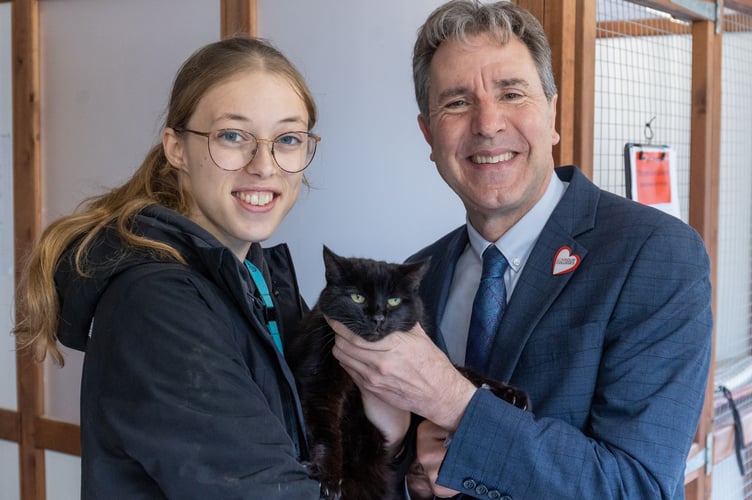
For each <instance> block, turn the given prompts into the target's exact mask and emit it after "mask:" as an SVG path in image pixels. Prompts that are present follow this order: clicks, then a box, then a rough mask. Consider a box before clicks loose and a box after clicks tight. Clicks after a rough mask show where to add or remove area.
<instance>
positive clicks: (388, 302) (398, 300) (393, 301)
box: [386, 297, 402, 307]
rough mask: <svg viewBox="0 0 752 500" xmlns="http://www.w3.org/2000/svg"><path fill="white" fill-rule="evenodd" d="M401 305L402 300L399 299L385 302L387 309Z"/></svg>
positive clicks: (394, 298)
mask: <svg viewBox="0 0 752 500" xmlns="http://www.w3.org/2000/svg"><path fill="white" fill-rule="evenodd" d="M401 303H402V299H401V298H399V297H390V298H388V299H387V300H386V305H388V306H389V307H397V306H398V305H400V304H401Z"/></svg>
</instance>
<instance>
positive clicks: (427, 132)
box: [418, 114, 433, 161]
mask: <svg viewBox="0 0 752 500" xmlns="http://www.w3.org/2000/svg"><path fill="white" fill-rule="evenodd" d="M418 127H420V131H421V132H422V133H423V138H424V139H425V140H426V142H427V143H428V145H429V146H430V147H431V155H430V158H431V161H433V135H432V134H431V127H430V125H429V124H428V120H427V119H426V117H425V116H423V115H422V114H419V115H418Z"/></svg>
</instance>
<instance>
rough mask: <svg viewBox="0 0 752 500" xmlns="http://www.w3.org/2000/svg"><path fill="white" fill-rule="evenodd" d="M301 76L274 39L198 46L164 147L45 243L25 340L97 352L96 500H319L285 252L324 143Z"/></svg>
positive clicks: (85, 389)
mask: <svg viewBox="0 0 752 500" xmlns="http://www.w3.org/2000/svg"><path fill="white" fill-rule="evenodd" d="M315 122H316V108H315V104H314V102H313V99H312V97H311V93H310V91H309V90H308V88H307V86H306V84H305V82H304V81H303V78H302V77H301V75H300V74H299V73H298V72H297V71H296V69H295V68H294V67H293V66H292V65H291V64H290V62H289V61H288V60H287V59H286V58H285V57H284V56H283V55H282V54H281V53H279V52H278V51H277V50H276V49H274V48H272V47H271V46H269V45H268V44H267V43H265V42H263V41H259V40H255V39H248V38H232V39H227V40H223V41H220V42H216V43H212V44H210V45H207V46H205V47H203V48H202V49H200V50H198V51H197V52H196V53H194V54H193V55H192V56H191V57H190V58H189V59H188V60H187V61H186V62H185V63H184V64H183V66H182V68H181V69H180V71H179V73H178V75H177V77H176V79H175V83H174V87H173V91H172V96H171V99H170V103H169V109H168V114H167V118H166V123H165V127H164V131H163V133H162V141H161V144H158V145H157V146H155V147H154V148H153V149H152V150H151V151H150V152H149V154H148V155H147V157H146V159H145V160H144V162H143V164H142V165H141V167H140V168H139V169H138V170H137V171H136V173H135V174H134V175H133V177H132V178H131V179H130V180H129V181H128V182H126V183H125V184H124V185H122V186H121V187H119V188H117V189H114V190H112V191H111V192H109V193H106V194H104V195H102V196H99V197H96V198H93V199H92V200H90V201H89V202H88V204H87V205H85V207H84V208H83V209H81V210H79V211H77V212H76V213H74V214H73V215H69V216H67V217H63V218H62V219H60V220H58V221H56V222H54V223H53V224H52V225H50V227H49V228H48V229H47V230H46V231H45V232H44V234H43V235H42V238H41V241H40V242H39V243H38V245H37V246H36V247H35V249H34V251H33V254H32V255H31V258H30V261H29V265H28V268H27V270H26V275H25V277H26V279H25V282H24V283H25V284H24V286H23V288H22V291H21V293H20V294H19V297H18V299H19V305H20V307H21V308H22V310H23V311H25V313H26V316H25V319H24V321H23V322H21V323H20V324H18V325H17V326H16V328H15V330H14V333H15V334H16V335H17V339H18V342H19V345H21V346H28V347H30V348H32V349H33V350H34V352H35V353H36V355H37V356H38V357H40V358H43V357H44V356H45V355H46V354H49V355H50V356H51V357H52V358H53V359H54V360H56V361H57V362H58V363H62V357H61V354H60V351H59V350H58V348H57V346H56V342H57V341H60V342H61V343H63V344H65V345H67V346H70V347H73V348H76V349H80V350H85V351H86V356H85V360H84V370H83V380H82V390H81V439H82V475H83V478H82V497H83V498H128V499H135V498H149V499H155V498H180V499H191V498H202V499H204V498H223V499H229V498H265V499H266V498H296V499H305V498H318V497H319V486H318V484H317V483H315V482H314V481H311V480H310V479H308V477H307V475H306V471H305V469H304V467H303V466H302V465H301V460H303V459H305V456H306V449H305V439H304V431H303V427H302V423H301V422H302V420H301V412H300V405H299V401H298V398H297V394H296V390H295V384H294V381H293V379H292V376H291V374H290V370H289V368H288V367H287V365H286V364H285V361H284V357H283V354H282V353H281V352H280V349H281V347H280V346H281V343H280V341H279V338H280V336H281V335H284V332H285V329H288V328H290V327H291V325H293V324H294V322H296V321H297V319H298V318H299V317H300V315H301V314H302V313H303V311H304V309H305V306H304V304H303V301H302V300H301V298H300V295H299V292H298V286H297V283H296V278H295V271H294V269H293V265H292V262H291V260H290V255H289V252H288V250H287V247H286V246H284V245H280V246H277V247H274V248H268V249H262V248H261V247H260V245H259V242H261V241H264V240H266V239H267V238H269V237H270V236H271V235H272V233H273V232H274V231H275V229H276V228H277V226H278V225H279V223H280V222H281V221H282V219H283V218H284V217H285V215H287V213H288V212H289V211H290V209H291V208H292V206H293V204H294V203H295V200H296V198H297V196H298V192H299V190H300V185H301V183H303V182H304V178H303V170H304V169H305V168H306V167H307V166H308V165H309V164H310V162H311V160H312V158H313V156H314V153H315V152H316V145H317V142H318V141H319V137H318V136H316V135H315V134H313V133H312V132H311V129H312V128H313V125H314V123H315Z"/></svg>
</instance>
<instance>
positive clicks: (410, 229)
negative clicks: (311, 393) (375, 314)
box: [258, 0, 464, 303]
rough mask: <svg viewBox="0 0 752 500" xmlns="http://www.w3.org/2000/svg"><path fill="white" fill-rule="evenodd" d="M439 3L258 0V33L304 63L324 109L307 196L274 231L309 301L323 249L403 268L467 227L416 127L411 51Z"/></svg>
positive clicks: (317, 287) (427, 0) (313, 297)
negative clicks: (409, 259) (414, 256)
mask: <svg viewBox="0 0 752 500" xmlns="http://www.w3.org/2000/svg"><path fill="white" fill-rule="evenodd" d="M441 3H443V2H442V1H440V0H413V1H411V2H405V1H403V0H383V1H379V2H372V1H366V0H359V1H350V2H342V1H339V0H322V1H317V2H301V1H299V0H260V1H259V6H258V10H259V22H258V26H259V35H260V36H263V37H265V38H268V39H270V40H271V41H272V42H273V43H274V44H275V45H276V46H277V47H278V48H280V49H281V50H282V51H283V52H285V53H286V54H287V55H288V56H289V57H290V58H291V59H292V60H293V62H294V63H295V64H296V65H297V66H298V68H299V69H300V70H301V72H302V73H303V74H304V76H305V77H306V79H307V80H308V83H309V85H310V86H311V88H312V91H313V93H314V96H315V98H316V100H317V103H318V105H319V108H320V120H319V124H318V125H317V126H316V130H317V132H318V133H319V134H320V135H321V136H322V137H323V140H322V142H321V144H320V147H319V151H318V153H317V158H316V159H315V160H314V163H313V164H312V165H311V166H310V167H309V170H308V171H307V175H308V177H309V179H310V181H311V183H312V184H313V185H314V186H315V189H312V190H311V191H310V192H309V193H307V194H306V193H305V192H303V193H302V195H301V198H300V200H299V201H298V204H297V206H296V208H295V209H293V211H292V212H291V214H290V216H288V218H287V219H286V221H285V222H284V223H283V224H282V226H281V228H280V230H279V231H278V232H277V235H276V237H275V238H274V240H275V241H287V242H288V243H289V244H290V246H291V249H292V252H293V255H294V257H295V261H296V266H297V268H298V277H299V279H300V283H301V287H302V292H303V295H304V296H305V297H306V299H307V300H308V301H309V302H311V303H313V302H314V301H315V300H316V298H317V297H318V292H319V290H320V289H321V288H322V287H323V284H324V278H323V264H322V260H321V247H322V244H326V245H327V246H329V247H330V248H331V249H332V250H333V251H335V252H337V253H340V254H343V255H358V256H364V257H371V258H377V259H384V260H393V261H402V260H403V259H405V258H406V257H408V256H409V255H410V254H411V253H412V252H415V251H417V250H418V249H420V248H422V247H423V246H425V245H426V244H428V243H430V242H432V241H433V240H434V239H436V238H437V237H439V236H441V235H442V234H444V233H445V232H447V231H448V230H450V229H452V228H454V227H456V226H458V225H460V224H462V223H463V222H464V211H463V209H462V205H461V203H460V202H459V199H458V198H457V197H456V196H455V195H454V193H453V192H451V191H450V190H449V188H448V187H446V185H445V184H444V183H443V181H442V180H441V179H440V177H439V175H438V174H437V173H436V170H435V168H434V166H433V163H431V162H430V161H429V158H428V155H429V148H428V146H427V145H426V143H425V141H424V140H423V137H422V135H421V133H420V131H419V129H418V124H417V119H416V116H417V114H418V108H417V105H416V104H415V98H414V91H413V86H412V68H411V54H412V46H413V43H414V41H415V33H416V31H417V29H418V28H419V26H420V25H421V23H422V22H423V21H424V20H425V18H426V17H427V16H428V14H429V13H430V12H431V11H432V10H433V9H434V8H436V7H437V6H438V5H440V4H441Z"/></svg>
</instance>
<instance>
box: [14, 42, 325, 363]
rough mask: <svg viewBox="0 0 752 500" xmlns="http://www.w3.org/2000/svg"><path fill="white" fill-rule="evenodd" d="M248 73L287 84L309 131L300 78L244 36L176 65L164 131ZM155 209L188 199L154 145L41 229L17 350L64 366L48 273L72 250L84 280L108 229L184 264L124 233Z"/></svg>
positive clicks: (23, 291) (19, 298) (310, 104)
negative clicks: (125, 175)
mask: <svg viewBox="0 0 752 500" xmlns="http://www.w3.org/2000/svg"><path fill="white" fill-rule="evenodd" d="M247 71H263V72H266V73H270V74H273V75H277V76H281V77H283V78H285V79H286V80H287V81H289V82H290V84H291V85H292V87H293V89H294V90H295V91H296V92H297V93H298V95H299V96H300V98H301V99H302V100H303V102H304V104H305V106H306V110H307V111H308V129H309V130H310V129H312V128H313V126H314V124H315V122H316V105H315V103H314V100H313V97H312V95H311V92H310V90H309V89H308V86H307V85H306V83H305V80H304V79H303V77H302V76H301V74H300V73H299V72H298V71H297V69H295V67H294V66H293V65H292V64H291V63H290V61H288V60H287V58H286V57H285V56H284V55H282V53H281V52H279V51H278V50H277V49H275V48H274V47H272V46H271V45H270V44H269V43H268V42H266V41H264V40H260V39H255V38H247V37H232V38H228V39H225V40H221V41H218V42H214V43H211V44H209V45H206V46H204V47H202V48H201V49H199V50H197V51H196V52H194V53H193V55H191V56H190V57H189V58H188V59H187V60H186V61H185V63H183V65H182V67H181V68H180V70H179V71H178V74H177V76H176V77H175V82H174V84H173V88H172V94H171V96H170V102H169V105H168V109H167V117H166V119H165V123H164V126H165V127H166V128H167V127H169V128H180V127H184V126H186V125H187V123H188V120H189V119H190V118H191V116H192V115H193V113H194V112H195V110H196V107H197V105H198V103H199V101H200V100H201V98H202V97H203V96H204V95H205V94H206V93H207V92H208V91H209V90H210V89H212V88H213V87H215V86H216V85H218V84H220V83H222V82H224V81H225V80H227V79H228V78H231V77H233V76H234V75H236V74H239V73H242V72H247ZM155 204H158V205H162V206H164V207H167V208H170V209H172V210H175V211H176V212H178V213H181V214H184V215H185V214H187V212H188V209H189V207H190V205H191V193H189V192H188V191H187V190H186V188H185V186H184V185H183V184H182V183H181V180H180V176H179V175H178V170H177V169H175V168H173V167H172V166H171V165H170V164H169V162H168V161H167V158H166V157H165V154H164V151H163V148H162V144H161V143H159V144H157V145H155V146H154V147H153V148H152V149H151V150H150V151H149V153H148V154H147V155H146V158H145V159H144V161H143V163H142V164H141V166H140V167H139V168H138V170H137V171H136V172H135V173H134V175H133V176H132V177H131V178H130V179H129V180H128V181H127V182H126V183H125V184H123V185H122V186H120V187H118V188H115V189H113V190H112V191H110V192H108V193H105V194H102V195H99V196H96V197H93V198H90V199H88V200H84V202H83V203H82V204H81V206H80V207H79V209H77V210H76V211H75V212H74V213H73V214H71V215H68V216H65V217H62V218H60V219H58V220H57V221H55V222H53V223H52V224H50V225H49V227H47V228H46V229H45V231H44V232H43V233H42V236H41V238H40V240H39V241H38V242H37V243H36V245H35V246H34V248H33V249H32V251H31V253H30V255H29V256H28V259H27V261H26V267H25V269H24V271H23V273H22V279H21V283H20V287H19V290H18V293H17V294H16V307H17V310H18V311H20V312H21V314H22V319H21V320H20V321H19V322H18V323H17V324H16V326H15V328H14V329H13V333H14V334H15V335H16V344H17V346H18V347H19V348H24V347H29V348H31V349H32V351H33V354H34V356H35V358H36V359H37V360H40V361H41V360H43V359H44V358H45V356H46V355H47V354H49V355H50V356H51V357H52V359H53V360H54V361H55V362H56V363H58V364H60V365H62V364H63V357H62V354H61V352H60V350H59V349H58V346H57V329H58V321H59V313H60V300H59V297H58V294H57V291H56V288H55V281H54V276H55V271H56V269H57V266H58V263H59V261H60V259H61V257H62V256H63V254H64V253H66V251H67V250H68V249H69V248H71V247H72V248H73V249H74V250H75V251H74V252H73V256H74V258H75V267H76V271H77V272H78V273H79V274H81V275H82V276H86V274H87V265H86V261H87V255H88V251H89V248H90V245H91V243H92V242H93V241H94V240H95V239H96V238H97V236H98V235H99V233H100V232H101V231H103V230H104V229H105V228H107V227H108V226H111V225H115V227H116V229H117V232H118V234H119V236H120V237H121V238H122V241H123V242H124V245H125V247H126V249H127V248H130V249H136V248H141V249H147V250H149V251H152V252H156V253H157V254H159V255H161V256H163V257H164V258H166V259H172V260H176V261H178V262H183V259H182V257H181V256H180V254H179V253H178V252H177V250H175V249H174V248H172V247H170V246H168V245H166V244H164V243H160V242H157V241H154V240H150V239H148V238H144V237H142V236H139V235H137V234H135V233H134V232H133V231H132V230H131V227H130V222H131V220H132V219H133V217H134V216H135V215H136V214H137V213H138V212H139V211H141V210H142V209H144V208H145V207H147V206H149V205H155Z"/></svg>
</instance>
